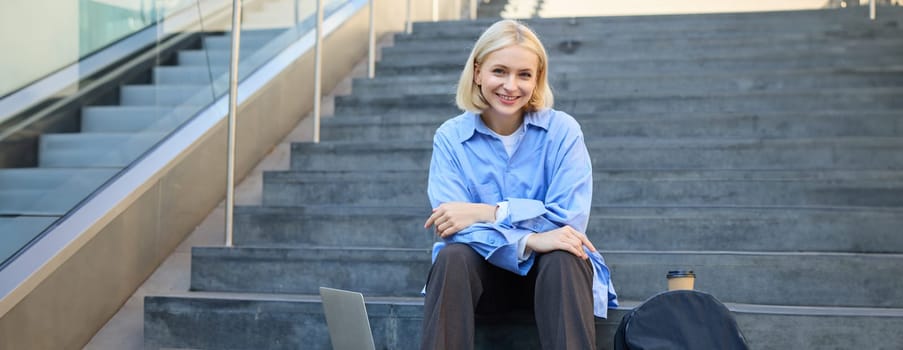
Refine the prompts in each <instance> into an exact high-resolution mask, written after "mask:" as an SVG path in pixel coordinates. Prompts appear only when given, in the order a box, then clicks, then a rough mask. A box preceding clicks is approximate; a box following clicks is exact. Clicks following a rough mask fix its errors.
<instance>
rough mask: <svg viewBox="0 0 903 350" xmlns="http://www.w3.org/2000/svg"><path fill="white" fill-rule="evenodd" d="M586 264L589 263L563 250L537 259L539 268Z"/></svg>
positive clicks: (554, 251)
mask: <svg viewBox="0 0 903 350" xmlns="http://www.w3.org/2000/svg"><path fill="white" fill-rule="evenodd" d="M588 263H589V262H588V261H586V260H583V258H580V257H578V256H576V255H574V254H572V253H570V252H567V251H564V250H553V251H551V252H548V253H545V254H543V255H542V256H541V257H540V258H539V265H540V266H556V267H557V266H560V267H572V266H580V265H585V264H588Z"/></svg>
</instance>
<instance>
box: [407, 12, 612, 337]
mask: <svg viewBox="0 0 903 350" xmlns="http://www.w3.org/2000/svg"><path fill="white" fill-rule="evenodd" d="M547 75H548V59H547V56H546V51H545V48H543V46H542V43H541V42H540V41H539V39H538V38H537V37H536V34H534V33H533V31H531V30H530V29H529V28H527V27H526V26H524V25H523V24H520V23H518V22H516V21H512V20H502V21H499V22H496V23H495V24H493V25H492V26H491V27H489V28H488V29H487V30H486V31H485V32H484V33H483V35H482V36H480V38H479V40H477V42H476V44H475V45H474V48H473V51H472V52H471V54H470V58H468V60H467V63H466V65H465V66H464V71H463V72H462V73H461V79H460V81H459V82H458V92H457V104H458V107H460V108H461V109H462V110H464V111H465V113H464V114H461V115H459V116H457V117H455V118H452V119H450V120H448V121H446V122H445V123H443V124H442V126H440V127H439V129H438V130H437V131H436V135H435V137H434V141H433V156H432V161H431V164H430V174H429V190H428V192H429V198H430V202H431V204H432V206H433V213H432V215H431V216H430V217H429V218H428V219H427V221H426V223H425V224H424V226H425V227H435V230H436V233H437V234H438V235H439V236H440V237H441V238H442V241H441V242H439V243H436V245H435V246H434V248H433V266H432V268H431V270H430V274H429V277H428V280H427V285H426V300H425V305H424V320H423V333H422V340H423V342H422V345H421V348H422V349H468V348H473V341H474V315H475V314H484V313H486V314H491V313H499V312H505V311H510V310H515V309H525V310H532V311H533V314H534V315H535V319H536V324H537V328H538V329H539V338H540V342H541V343H542V347H543V348H544V349H594V348H595V330H594V322H593V316H594V315H595V316H598V317H606V315H607V314H606V312H607V308H608V307H609V306H616V305H617V302H616V295H615V293H614V288H613V287H612V285H611V281H610V274H609V270H608V268H607V267H606V266H605V262H604V260H603V259H602V256H601V255H599V253H598V252H597V251H596V248H595V247H594V246H593V244H592V243H591V242H590V241H589V240H588V239H587V238H586V235H585V234H584V232H585V230H586V225H587V223H588V220H589V212H590V205H591V199H592V186H593V181H592V167H591V163H590V158H589V154H588V153H587V150H586V145H584V142H583V133H582V132H581V130H580V126H579V124H578V123H577V121H575V120H574V118H573V117H571V116H570V115H568V114H566V113H563V112H560V111H556V110H553V109H551V106H552V102H553V96H552V91H551V89H550V87H549V85H548V78H547Z"/></svg>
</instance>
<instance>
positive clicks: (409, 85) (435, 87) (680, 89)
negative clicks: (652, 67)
mask: <svg viewBox="0 0 903 350" xmlns="http://www.w3.org/2000/svg"><path fill="white" fill-rule="evenodd" d="M630 73H631V72H624V73H622V74H621V75H620V76H605V75H597V74H594V73H592V72H587V73H586V74H583V75H576V74H560V75H556V76H554V77H551V78H552V79H551V80H550V84H551V86H552V89H553V91H554V92H555V94H556V95H557V96H562V97H564V96H565V95H568V96H570V95H571V94H577V95H578V96H579V95H594V96H624V95H628V96H629V95H637V96H638V95H661V94H666V93H667V94H681V93H687V94H702V93H742V92H751V91H798V90H809V89H834V88H872V87H898V88H899V87H903V66H901V67H900V69H898V70H896V69H881V70H871V69H860V70H855V71H854V70H833V69H827V70H824V69H823V70H795V71H792V70H791V71H778V72H759V73H733V72H730V73H729V72H713V73H709V74H701V75H683V74H671V75H647V74H645V73H643V72H636V73H637V75H628V74H630ZM392 78H394V77H378V78H376V79H374V80H368V79H358V80H356V81H355V82H354V87H353V89H352V91H353V92H354V94H353V95H350V96H342V97H341V98H340V99H352V100H354V99H361V100H367V99H373V98H386V97H395V98H400V97H407V98H413V97H420V96H424V95H447V96H449V97H448V98H452V99H454V94H455V93H456V89H457V86H456V85H457V82H456V81H454V80H456V79H457V78H453V79H448V80H428V81H423V82H419V81H403V82H402V81H394V80H393V79H392ZM450 78H451V77H450Z"/></svg>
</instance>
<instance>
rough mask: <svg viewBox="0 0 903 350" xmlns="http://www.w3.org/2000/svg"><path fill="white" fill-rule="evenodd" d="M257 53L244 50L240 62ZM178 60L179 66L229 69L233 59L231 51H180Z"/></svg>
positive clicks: (241, 52) (240, 53) (240, 54)
mask: <svg viewBox="0 0 903 350" xmlns="http://www.w3.org/2000/svg"><path fill="white" fill-rule="evenodd" d="M255 52H256V51H251V50H244V51H240V52H239V55H238V57H239V60H244V59H246V58H248V57H250V56H252V55H254V53H255ZM177 55H178V58H177V59H176V60H177V62H178V64H179V66H204V67H206V66H225V67H228V65H229V63H230V60H231V59H232V51H231V50H228V49H226V50H180V51H179V52H178V53H177Z"/></svg>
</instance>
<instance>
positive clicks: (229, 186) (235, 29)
mask: <svg viewBox="0 0 903 350" xmlns="http://www.w3.org/2000/svg"><path fill="white" fill-rule="evenodd" d="M240 37H241V0H232V57H231V58H230V59H229V126H228V129H229V130H228V135H227V140H226V246H227V247H231V246H232V211H233V209H234V206H235V122H236V118H235V113H236V104H237V102H238V59H239V57H238V53H239V51H238V50H239V43H240V42H241V41H240V40H239V39H240Z"/></svg>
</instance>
